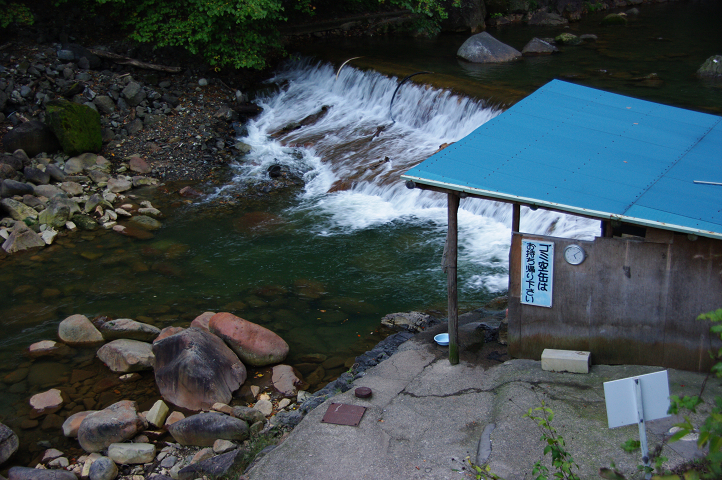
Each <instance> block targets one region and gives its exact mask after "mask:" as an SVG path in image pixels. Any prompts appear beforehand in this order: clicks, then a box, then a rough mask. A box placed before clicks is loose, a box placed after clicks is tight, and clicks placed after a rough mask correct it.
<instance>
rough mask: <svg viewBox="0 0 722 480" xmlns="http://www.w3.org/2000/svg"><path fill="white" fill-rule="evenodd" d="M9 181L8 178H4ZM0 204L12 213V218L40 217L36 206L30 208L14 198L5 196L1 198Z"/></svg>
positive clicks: (20, 220) (18, 219)
mask: <svg viewBox="0 0 722 480" xmlns="http://www.w3.org/2000/svg"><path fill="white" fill-rule="evenodd" d="M4 182H7V180H4ZM0 205H2V207H3V208H4V209H5V211H6V212H8V214H9V215H10V218H12V219H13V220H17V221H18V222H22V221H24V220H25V219H26V218H32V219H35V218H38V212H37V210H35V209H34V208H30V207H28V206H27V205H25V204H24V203H22V202H18V201H17V200H13V199H12V198H3V199H2V200H0Z"/></svg>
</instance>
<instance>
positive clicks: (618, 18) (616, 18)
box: [602, 13, 627, 25]
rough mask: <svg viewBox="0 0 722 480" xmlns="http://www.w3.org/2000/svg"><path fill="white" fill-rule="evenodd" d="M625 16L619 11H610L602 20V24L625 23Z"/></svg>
mask: <svg viewBox="0 0 722 480" xmlns="http://www.w3.org/2000/svg"><path fill="white" fill-rule="evenodd" d="M626 24H627V16H626V15H623V14H621V13H610V14H609V15H607V16H606V17H604V19H603V20H602V25H626Z"/></svg>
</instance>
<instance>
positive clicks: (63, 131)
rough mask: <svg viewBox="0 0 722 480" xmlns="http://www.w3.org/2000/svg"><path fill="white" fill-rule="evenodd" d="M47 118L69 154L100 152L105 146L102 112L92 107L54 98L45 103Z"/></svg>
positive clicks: (64, 149)
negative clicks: (102, 130)
mask: <svg viewBox="0 0 722 480" xmlns="http://www.w3.org/2000/svg"><path fill="white" fill-rule="evenodd" d="M45 109H46V115H45V119H46V122H47V124H48V126H49V127H50V128H51V129H52V131H53V133H55V136H56V137H57V138H58V141H59V142H60V146H61V147H62V149H63V152H65V153H66V154H68V155H77V154H79V153H83V152H99V151H100V149H101V148H102V147H103V138H102V135H101V129H100V114H99V113H98V112H96V111H95V110H93V109H92V108H90V107H86V106H85V105H78V104H77V103H72V102H68V101H67V100H53V101H51V102H48V103H47V104H46V105H45Z"/></svg>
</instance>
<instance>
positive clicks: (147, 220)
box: [130, 215, 163, 230]
mask: <svg viewBox="0 0 722 480" xmlns="http://www.w3.org/2000/svg"><path fill="white" fill-rule="evenodd" d="M130 222H131V223H133V224H134V225H135V226H136V227H139V228H142V229H144V230H158V229H159V228H161V227H162V226H163V224H162V223H160V222H159V221H158V220H156V219H155V218H153V217H149V216H147V215H136V216H134V217H131V219H130Z"/></svg>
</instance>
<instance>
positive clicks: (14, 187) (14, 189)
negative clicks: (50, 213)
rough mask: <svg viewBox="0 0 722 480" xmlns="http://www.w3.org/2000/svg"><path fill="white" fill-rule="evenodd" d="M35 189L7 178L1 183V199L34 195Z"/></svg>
mask: <svg viewBox="0 0 722 480" xmlns="http://www.w3.org/2000/svg"><path fill="white" fill-rule="evenodd" d="M34 191H35V189H34V188H33V186H32V185H30V184H29V183H25V182H17V181H15V180H11V179H9V178H6V179H5V180H3V181H2V182H1V183H0V198H8V197H12V196H14V195H32V194H33V192H34Z"/></svg>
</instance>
